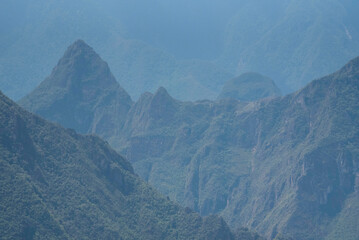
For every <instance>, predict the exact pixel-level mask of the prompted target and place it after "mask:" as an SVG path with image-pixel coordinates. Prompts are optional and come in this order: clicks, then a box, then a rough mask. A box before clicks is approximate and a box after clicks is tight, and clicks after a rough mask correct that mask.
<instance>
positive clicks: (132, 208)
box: [0, 93, 252, 240]
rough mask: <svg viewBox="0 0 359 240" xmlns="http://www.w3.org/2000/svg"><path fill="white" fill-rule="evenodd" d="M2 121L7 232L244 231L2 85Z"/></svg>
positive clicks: (214, 234)
mask: <svg viewBox="0 0 359 240" xmlns="http://www.w3.org/2000/svg"><path fill="white" fill-rule="evenodd" d="M0 129H1V131H0V156H1V158H0V169H1V175H0V186H1V188H0V196H1V198H0V216H1V217H0V233H1V239H146V240H147V239H221V240H222V239H236V238H235V237H234V236H233V234H232V233H231V232H230V230H229V228H228V226H227V225H226V223H225V222H224V221H223V220H222V219H221V218H219V217H216V216H211V217H207V218H201V217H200V216H199V215H198V214H197V213H194V212H192V211H189V210H188V209H183V208H181V207H180V206H178V205H177V204H175V203H173V202H171V201H170V200H169V199H168V198H165V197H163V196H162V195H160V194H159V193H157V192H156V191H155V190H153V189H152V188H151V187H150V186H148V185H147V184H146V183H144V182H143V181H142V180H140V179H139V177H138V176H137V175H135V174H134V173H133V169H132V166H131V165H130V163H129V162H127V161H126V160H125V159H124V158H122V157H121V156H120V155H118V154H117V153H116V152H115V151H114V150H112V149H111V148H110V147H109V145H108V144H107V143H106V142H104V141H102V140H100V139H99V138H98V137H95V136H82V135H78V134H76V133H75V132H74V131H73V130H69V129H68V130H66V129H63V128H62V127H60V126H58V125H54V124H51V123H48V122H46V121H45V120H43V119H41V118H39V117H37V116H35V115H33V114H30V113H28V112H26V111H24V110H23V109H21V108H20V107H18V106H17V105H16V104H15V103H13V102H12V101H11V100H9V99H8V98H7V97H5V96H4V95H3V94H2V93H0ZM239 239H249V240H251V239H252V238H250V237H248V238H241V236H239Z"/></svg>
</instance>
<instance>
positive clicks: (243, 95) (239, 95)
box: [218, 73, 281, 101]
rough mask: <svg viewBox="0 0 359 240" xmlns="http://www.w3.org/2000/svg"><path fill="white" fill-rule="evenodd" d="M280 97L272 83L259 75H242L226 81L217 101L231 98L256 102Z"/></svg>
mask: <svg viewBox="0 0 359 240" xmlns="http://www.w3.org/2000/svg"><path fill="white" fill-rule="evenodd" d="M279 96H281V91H280V89H279V88H278V87H277V86H276V84H275V83H274V81H273V80H272V79H270V78H268V77H265V76H263V75H261V74H259V73H244V74H242V75H240V76H239V77H236V78H233V79H231V80H229V81H227V82H226V83H225V84H224V86H223V89H222V91H221V93H220V94H219V96H218V99H226V98H232V99H237V100H241V101H256V100H260V99H263V98H273V97H279Z"/></svg>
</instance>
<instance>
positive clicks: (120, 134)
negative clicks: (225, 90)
mask: <svg viewBox="0 0 359 240" xmlns="http://www.w3.org/2000/svg"><path fill="white" fill-rule="evenodd" d="M69 74H70V73H69ZM358 81H359V58H356V59H354V60H352V61H351V62H349V63H348V64H347V65H346V66H345V67H343V68H342V69H341V70H340V71H338V72H336V73H334V74H332V75H329V76H327V77H324V78H321V79H319V80H316V81H313V82H311V83H310V84H309V85H307V86H306V87H305V88H303V89H302V90H300V91H298V92H295V93H293V94H290V95H287V96H285V97H279V98H274V99H272V100H270V99H266V100H262V101H258V102H240V101H237V100H233V99H228V100H226V99H225V100H220V101H218V102H213V101H197V102H181V101H178V100H176V99H174V98H172V97H171V96H170V95H169V94H168V92H167V91H166V89H165V88H159V89H158V90H157V91H156V92H155V93H154V94H152V93H144V94H142V95H141V97H140V98H139V100H138V101H137V102H135V103H134V104H133V105H132V106H131V108H130V109H129V111H128V112H127V114H126V115H118V121H120V122H123V125H122V126H123V127H122V128H120V129H113V135H112V136H111V137H109V136H106V134H102V133H101V132H97V133H98V134H99V135H102V136H105V138H106V139H107V140H108V141H109V142H110V144H111V145H112V146H113V147H114V148H115V149H117V150H118V151H120V152H121V153H123V154H124V155H125V156H126V157H127V158H128V160H129V161H130V162H131V163H132V164H133V166H134V168H135V170H136V172H137V173H138V174H139V175H140V176H141V177H142V178H143V179H145V180H147V181H148V182H149V183H151V184H152V185H153V186H155V187H156V188H157V189H159V190H160V191H161V192H162V193H164V194H165V195H168V196H169V197H170V198H171V199H175V200H176V201H178V202H179V203H181V204H182V205H184V206H188V207H190V208H192V209H194V210H196V211H198V212H199V213H201V214H202V215H204V216H206V215H209V214H213V213H219V214H221V215H222V216H223V217H224V218H225V219H226V220H227V221H228V223H229V224H230V226H231V227H233V228H237V227H239V226H248V227H250V228H253V229H256V230H258V231H259V232H261V233H263V234H264V235H265V236H266V237H268V238H274V237H276V236H277V235H278V238H279V237H280V236H289V237H292V238H294V239H324V238H327V239H338V238H342V239H356V238H357V237H358V236H359V235H358V231H357V219H358V218H357V216H358V214H359V213H358V212H359V208H358V204H357V203H358V202H359V195H358V179H357V176H358V171H359V170H358V159H359V152H358V151H357V150H358V147H359V146H358V145H359V138H358V136H359V129H358V126H359V123H358V119H359V115H358V114H359V112H358V109H359V106H358V103H359V99H358V97H359V89H358V87H359V83H358ZM36 91H37V90H35V92H36ZM43 91H44V92H45V91H46V90H45V89H43ZM94 97H96V95H94ZM27 98H29V99H31V98H32V96H31V95H29V96H28V97H27ZM68 104H69V106H71V105H77V104H78V102H77V101H73V102H71V103H68ZM39 109H40V108H37V107H36V104H35V105H33V106H32V111H34V112H35V113H36V112H39V111H38V110H39ZM40 114H41V113H40ZM56 114H61V112H60V111H59V112H57V113H56ZM55 116H56V115H54V114H48V115H46V118H48V119H50V120H56V117H55ZM116 116H117V115H116V114H114V115H112V116H111V117H113V119H116ZM79 117H80V118H81V115H80V116H79ZM123 117H125V119H123ZM59 123H60V124H61V122H59ZM74 126H75V123H74Z"/></svg>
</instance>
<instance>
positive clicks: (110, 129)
mask: <svg viewBox="0 0 359 240" xmlns="http://www.w3.org/2000/svg"><path fill="white" fill-rule="evenodd" d="M20 104H21V105H23V106H26V108H27V109H29V110H30V111H34V112H37V113H38V114H40V115H42V116H43V117H45V118H49V119H51V120H52V121H54V122H58V123H61V124H62V125H63V126H65V127H71V128H73V129H76V130H77V131H79V132H81V133H97V132H99V133H101V134H102V135H106V136H107V137H110V136H112V134H113V133H114V131H115V129H120V128H121V127H122V125H123V122H124V119H125V118H126V117H125V115H126V114H127V112H128V111H129V109H130V108H131V105H132V104H133V103H132V100H131V98H130V96H129V95H128V94H127V92H126V91H125V90H124V89H123V88H121V86H120V85H119V84H118V83H117V82H116V80H115V78H114V77H113V75H112V73H111V71H110V69H109V67H108V65H107V63H106V62H104V61H103V60H102V59H101V58H100V57H99V56H98V55H97V54H96V53H95V52H94V51H93V49H92V48H91V47H89V46H88V45H87V44H86V43H85V42H83V41H82V40H78V41H76V42H75V43H74V44H72V45H71V46H70V47H69V48H68V49H67V51H66V52H65V54H64V56H63V57H62V58H61V59H60V61H59V62H58V64H57V66H56V67H55V68H54V69H53V71H52V73H51V75H50V76H49V77H48V78H46V79H45V80H44V81H43V82H42V83H41V84H40V85H39V86H38V88H36V89H35V90H34V91H33V92H31V93H30V94H29V95H28V97H25V98H24V99H22V100H21V101H20ZM121 116H122V117H121ZM121 118H122V119H123V120H121Z"/></svg>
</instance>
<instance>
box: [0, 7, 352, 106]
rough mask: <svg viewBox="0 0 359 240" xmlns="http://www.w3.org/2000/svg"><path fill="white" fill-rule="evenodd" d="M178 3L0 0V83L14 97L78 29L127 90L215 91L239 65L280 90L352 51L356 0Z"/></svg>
mask: <svg viewBox="0 0 359 240" xmlns="http://www.w3.org/2000/svg"><path fill="white" fill-rule="evenodd" d="M188 4H189V3H188V2H187V1H183V0H172V4H168V2H165V1H160V0H137V1H131V2H128V1H116V0H102V1H101V3H99V1H96V0H76V1H72V0H62V1H48V0H37V1H36V2H32V4H29V3H28V1H27V0H12V1H1V3H0V33H1V34H0V79H1V80H0V88H1V89H2V90H3V92H4V93H6V94H7V95H8V96H9V97H11V98H12V99H16V100H18V99H20V98H22V97H23V96H25V94H27V93H28V92H30V91H31V90H32V89H33V88H34V87H35V86H37V85H38V84H39V83H40V81H41V80H43V79H44V78H45V77H46V76H47V75H48V73H49V72H50V71H51V69H52V67H53V66H54V65H55V64H56V62H57V60H58V56H59V55H60V54H62V53H63V51H64V50H65V49H66V47H67V46H68V45H70V44H71V43H72V41H73V40H74V39H78V38H81V39H85V40H86V42H88V43H89V44H91V46H93V47H94V48H96V49H97V51H98V52H99V53H100V55H101V56H102V57H104V58H105V59H106V61H108V63H109V65H110V66H111V68H112V71H113V74H114V75H115V77H116V78H117V80H118V81H119V83H120V84H121V86H123V87H124V88H125V89H126V90H127V91H128V92H129V93H130V95H131V96H132V97H133V99H137V98H138V97H139V96H140V95H141V94H142V93H143V92H145V91H151V92H154V91H155V90H156V89H157V88H158V86H164V87H166V89H167V90H168V92H169V93H170V94H171V95H172V96H173V97H175V98H177V99H181V100H198V99H205V98H206V99H216V97H217V96H218V94H219V91H220V90H221V88H222V86H223V84H224V83H225V81H227V80H229V79H231V78H233V77H234V76H238V75H240V74H242V73H245V72H260V73H262V74H264V75H265V76H269V77H271V78H272V79H274V80H276V83H277V85H278V86H279V88H280V89H282V90H283V92H284V93H288V92H292V91H295V90H298V89H299V88H301V87H303V86H304V85H305V84H306V83H308V82H309V81H310V80H312V79H315V78H318V77H321V76H323V75H326V74H328V73H331V72H333V71H335V70H336V69H338V68H339V67H341V66H342V65H344V64H345V63H346V62H347V61H349V60H350V59H352V58H354V57H355V56H357V55H359V50H358V49H359V28H358V24H357V22H359V18H358V14H357V12H358V11H359V10H358V4H357V0H331V1H330V2H328V1H316V2H313V1H312V2H310V3H307V2H306V1H302V0H292V1H283V0H272V1H270V2H269V1H265V0H229V1H220V0H212V1H211V3H210V4H209V3H208V1H206V0H197V1H195V2H193V1H192V2H191V3H190V6H191V7H189V6H188ZM154 29H155V30H154ZM34 59H35V60H34ZM198 59H200V60H198Z"/></svg>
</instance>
